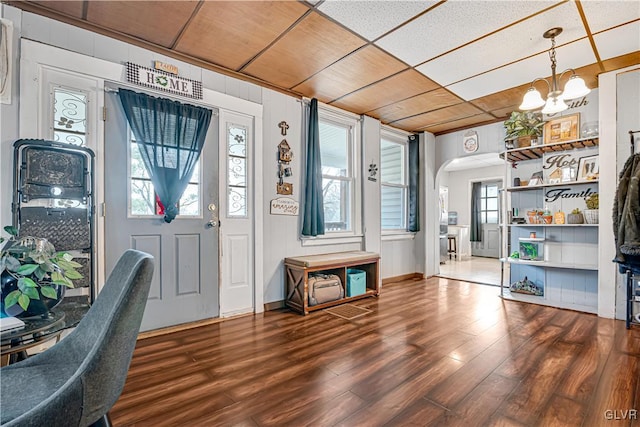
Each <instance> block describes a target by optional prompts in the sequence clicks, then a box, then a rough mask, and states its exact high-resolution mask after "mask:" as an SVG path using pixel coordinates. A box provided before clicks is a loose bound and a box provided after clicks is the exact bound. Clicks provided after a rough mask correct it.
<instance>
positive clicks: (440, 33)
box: [376, 1, 557, 65]
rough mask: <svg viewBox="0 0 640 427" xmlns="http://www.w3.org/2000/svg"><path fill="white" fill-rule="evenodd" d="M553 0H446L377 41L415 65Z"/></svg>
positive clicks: (538, 9)
mask: <svg viewBox="0 0 640 427" xmlns="http://www.w3.org/2000/svg"><path fill="white" fill-rule="evenodd" d="M554 4H557V3H556V2H553V1H517V2H516V1H508V2H507V1H448V2H446V3H443V4H441V5H439V6H437V7H435V8H433V9H432V10H430V11H429V12H428V13H426V14H424V15H422V16H421V17H419V18H418V19H416V20H414V21H412V22H410V23H408V24H407V25H405V26H403V27H401V28H399V29H398V30H396V31H394V32H392V33H390V34H388V35H386V36H384V37H383V38H381V39H380V40H378V41H377V42H376V44H377V45H379V46H380V47H382V48H383V49H385V50H386V51H387V52H389V53H391V54H393V55H395V56H397V57H398V58H400V59H402V60H403V61H405V62H407V63H408V64H410V65H416V64H419V63H421V62H424V61H426V60H428V59H431V58H434V57H436V56H438V55H440V54H442V53H444V52H447V51H449V50H451V49H454V48H456V47H459V46H461V45H463V44H465V43H468V42H470V41H472V40H475V39H477V38H479V37H482V36H484V35H486V34H488V33H491V32H493V31H496V30H498V29H500V28H502V27H504V26H506V25H509V24H512V23H513V22H515V21H518V20H520V19H523V18H526V17H527V16H530V15H532V14H534V13H537V12H539V11H541V10H543V9H544V8H547V7H550V6H553V5H554Z"/></svg>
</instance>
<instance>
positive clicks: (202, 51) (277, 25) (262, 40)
mask: <svg viewBox="0 0 640 427" xmlns="http://www.w3.org/2000/svg"><path fill="white" fill-rule="evenodd" d="M308 12H309V8H308V7H306V6H305V5H303V4H302V3H299V2H268V1H265V2H247V1H206V2H205V4H204V5H203V6H202V8H201V9H200V11H199V12H198V14H197V15H196V17H195V18H194V19H193V21H192V23H191V25H189V27H188V28H187V29H186V31H185V32H184V34H183V35H182V37H181V38H180V40H179V41H178V43H176V46H175V50H176V51H179V52H181V53H185V54H187V55H190V56H195V57H198V58H201V59H203V60H205V61H210V62H213V63H215V64H218V65H221V66H223V67H227V68H230V69H233V70H240V69H241V68H242V67H243V66H244V65H245V64H246V63H247V62H249V61H250V60H251V59H252V58H254V57H255V56H256V55H258V54H259V53H260V52H262V51H263V50H264V49H265V48H266V47H268V46H269V45H270V44H271V43H273V41H274V40H277V39H278V38H279V37H281V36H282V35H283V34H284V33H286V32H287V31H288V30H289V28H290V27H291V26H293V25H294V24H295V23H296V22H297V21H298V20H299V19H300V18H301V17H302V16H304V15H305V14H306V13H308ZM247 29H250V31H247ZM203 47H205V48H203Z"/></svg>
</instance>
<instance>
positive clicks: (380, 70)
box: [293, 45, 407, 102]
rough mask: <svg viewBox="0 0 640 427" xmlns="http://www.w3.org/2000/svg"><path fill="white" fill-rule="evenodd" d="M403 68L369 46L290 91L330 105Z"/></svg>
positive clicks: (392, 58) (396, 61)
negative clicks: (330, 102)
mask: <svg viewBox="0 0 640 427" xmlns="http://www.w3.org/2000/svg"><path fill="white" fill-rule="evenodd" d="M406 68H407V66H406V65H405V64H404V63H402V62H400V61H398V60H397V59H396V58H394V57H393V56H391V55H389V54H388V53H386V52H384V51H383V50H381V49H379V48H378V47H376V46H373V45H369V46H366V47H364V48H362V49H360V50H358V51H356V52H354V53H352V54H351V55H349V56H347V57H346V58H343V59H341V60H340V61H338V62H336V63H335V64H332V65H331V66H329V67H327V68H325V69H324V70H322V71H320V72H319V73H318V74H316V75H314V76H313V77H311V78H310V79H309V80H306V81H304V82H303V83H301V84H299V85H298V86H296V87H294V88H293V90H294V91H296V92H299V93H304V94H305V95H306V96H308V97H310V98H313V97H315V98H318V99H319V100H321V101H323V102H329V101H333V100H335V99H337V98H339V97H341V96H343V95H346V94H348V93H351V92H353V91H355V90H357V89H360V88H362V87H364V86H366V85H368V84H370V83H373V82H377V81H378V80H382V79H383V78H385V77H388V76H390V75H392V74H395V73H397V72H399V71H401V70H404V69H406Z"/></svg>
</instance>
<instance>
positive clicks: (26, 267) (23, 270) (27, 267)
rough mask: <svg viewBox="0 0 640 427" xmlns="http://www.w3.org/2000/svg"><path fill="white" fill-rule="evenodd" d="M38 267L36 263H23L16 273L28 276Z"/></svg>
mask: <svg viewBox="0 0 640 427" xmlns="http://www.w3.org/2000/svg"><path fill="white" fill-rule="evenodd" d="M37 269H38V264H23V265H22V266H20V268H18V271H16V273H18V274H22V275H23V276H28V275H30V274H31V273H33V272H34V271H36V270H37Z"/></svg>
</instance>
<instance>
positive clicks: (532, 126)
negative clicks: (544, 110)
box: [504, 111, 544, 147]
mask: <svg viewBox="0 0 640 427" xmlns="http://www.w3.org/2000/svg"><path fill="white" fill-rule="evenodd" d="M543 125H544V121H543V120H542V114H540V113H534V112H531V111H514V112H512V113H511V116H509V118H508V119H507V120H506V121H505V122H504V128H505V130H506V136H505V138H504V140H505V142H506V143H509V142H511V143H513V141H514V140H516V139H517V141H518V147H528V146H530V145H531V140H532V139H537V138H538V137H539V136H540V135H542V127H543Z"/></svg>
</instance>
